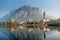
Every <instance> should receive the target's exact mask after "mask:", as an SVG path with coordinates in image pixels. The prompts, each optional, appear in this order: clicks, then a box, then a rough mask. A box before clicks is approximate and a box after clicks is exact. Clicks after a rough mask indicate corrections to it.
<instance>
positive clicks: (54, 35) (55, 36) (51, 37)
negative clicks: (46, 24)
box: [46, 30, 60, 40]
mask: <svg viewBox="0 0 60 40" xmlns="http://www.w3.org/2000/svg"><path fill="white" fill-rule="evenodd" d="M46 40H60V32H59V31H56V30H55V31H50V32H46Z"/></svg>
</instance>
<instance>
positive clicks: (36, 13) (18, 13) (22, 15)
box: [0, 5, 43, 21]
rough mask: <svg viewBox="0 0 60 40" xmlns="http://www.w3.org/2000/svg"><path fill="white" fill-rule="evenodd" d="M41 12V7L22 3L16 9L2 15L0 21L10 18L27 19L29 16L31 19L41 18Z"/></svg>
mask: <svg viewBox="0 0 60 40" xmlns="http://www.w3.org/2000/svg"><path fill="white" fill-rule="evenodd" d="M42 14H43V12H42V10H41V9H39V8H36V7H31V6H29V5H24V6H22V7H20V8H18V9H15V10H13V11H11V12H10V13H9V14H7V15H6V16H4V17H2V18H1V19H0V21H3V20H10V19H15V20H28V19H29V18H30V19H33V20H40V19H41V18H43V15H42Z"/></svg>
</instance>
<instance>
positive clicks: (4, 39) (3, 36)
mask: <svg viewBox="0 0 60 40" xmlns="http://www.w3.org/2000/svg"><path fill="white" fill-rule="evenodd" d="M15 32H16V31H15ZM27 32H28V31H26V30H23V31H22V30H19V35H20V37H21V36H24V35H25V36H26V35H27V34H28V35H29V36H30V37H31V36H32V38H34V37H35V36H36V38H37V39H39V38H41V35H42V34H43V32H41V31H40V30H39V31H38V30H37V31H35V30H33V31H31V32H28V33H27ZM35 33H36V35H34V34H35ZM14 34H15V33H11V32H10V31H9V30H3V29H0V40H16V37H15V36H16V35H14ZM32 34H33V35H32ZM29 36H28V37H29ZM28 37H27V38H28ZM30 37H29V38H30ZM45 40H60V32H59V31H57V30H54V31H49V32H46V39H45Z"/></svg>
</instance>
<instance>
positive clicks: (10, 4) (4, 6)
mask: <svg viewBox="0 0 60 40" xmlns="http://www.w3.org/2000/svg"><path fill="white" fill-rule="evenodd" d="M23 5H30V6H32V7H39V8H40V9H43V10H45V12H46V15H51V16H53V17H55V18H60V0H0V18H1V17H3V16H5V15H7V14H8V13H10V12H11V11H12V10H14V9H17V8H20V7H21V6H23Z"/></svg>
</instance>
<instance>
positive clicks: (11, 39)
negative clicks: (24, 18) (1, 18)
mask: <svg viewBox="0 0 60 40" xmlns="http://www.w3.org/2000/svg"><path fill="white" fill-rule="evenodd" d="M0 40H17V38H16V37H15V35H14V34H13V33H12V32H11V31H9V30H4V29H1V28H0Z"/></svg>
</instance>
